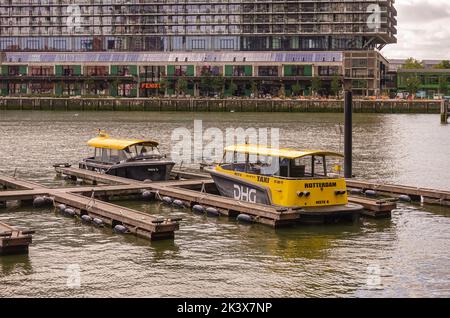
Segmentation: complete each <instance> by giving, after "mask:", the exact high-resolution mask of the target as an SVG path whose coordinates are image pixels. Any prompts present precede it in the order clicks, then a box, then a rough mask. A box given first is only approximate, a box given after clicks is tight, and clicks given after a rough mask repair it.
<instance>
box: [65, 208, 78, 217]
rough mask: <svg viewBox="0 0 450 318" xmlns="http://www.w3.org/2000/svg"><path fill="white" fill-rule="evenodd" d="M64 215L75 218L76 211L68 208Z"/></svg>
mask: <svg viewBox="0 0 450 318" xmlns="http://www.w3.org/2000/svg"><path fill="white" fill-rule="evenodd" d="M64 214H65V215H67V216H75V211H74V209H71V208H66V209H65V210H64Z"/></svg>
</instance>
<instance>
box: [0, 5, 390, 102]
mask: <svg viewBox="0 0 450 318" xmlns="http://www.w3.org/2000/svg"><path fill="white" fill-rule="evenodd" d="M396 23H397V22H396V10H395V8H394V1H393V0H373V1H371V0H365V1H362V0H359V1H357V0H355V1H318V0H315V1H311V0H297V1H281V0H266V1H262V0H258V1H256V0H253V1H251V0H246V1H242V0H222V1H204V0H191V1H189V2H188V1H185V0H159V1H158V0H77V1H71V0H0V52H4V54H3V58H2V59H0V63H2V67H3V71H2V75H0V76H1V77H0V81H1V85H2V86H1V88H2V94H3V95H4V94H8V95H10V94H16V92H17V91H18V90H17V89H16V88H15V87H16V84H17V83H15V82H14V81H18V82H20V83H21V84H20V85H21V87H22V88H21V89H19V91H21V92H24V91H25V89H24V88H23V87H24V85H26V86H27V88H26V92H27V93H30V92H33V93H34V92H35V91H40V90H35V89H34V88H33V87H34V86H35V85H37V84H38V83H41V82H40V80H39V77H38V76H44V75H36V74H41V73H43V74H49V76H50V77H51V79H50V80H49V82H48V83H41V84H42V85H44V86H46V87H48V89H43V90H41V91H46V92H47V91H48V92H49V91H51V89H50V87H51V86H53V92H54V93H55V94H57V93H58V92H59V91H60V90H59V89H57V85H55V81H57V82H60V84H61V85H72V84H73V83H72V82H73V80H72V79H68V78H65V76H66V75H65V74H66V73H68V74H72V75H71V76H79V78H80V79H81V80H83V81H84V82H80V83H79V84H80V86H81V89H79V90H74V91H76V92H80V93H83V92H84V91H86V90H87V91H89V89H88V88H87V87H89V86H101V87H103V86H107V89H106V90H107V91H109V92H110V93H108V94H112V93H114V91H115V89H114V87H112V86H118V87H120V84H122V82H127V84H131V82H132V84H133V85H136V87H140V86H139V85H144V86H143V87H147V88H146V90H151V89H153V90H155V87H158V84H161V83H160V82H161V79H163V83H162V84H163V85H160V86H163V87H165V89H168V90H169V91H168V93H169V94H170V93H171V91H170V89H169V87H171V86H174V85H176V80H177V78H174V77H173V76H172V75H171V73H174V74H183V75H181V77H184V78H185V80H186V81H187V82H188V84H187V85H188V86H190V87H192V88H191V91H190V92H191V93H192V90H193V92H194V94H200V93H201V88H199V83H200V82H201V81H202V77H205V76H222V77H230V72H231V73H232V74H233V76H231V77H234V74H246V76H247V79H246V80H247V82H248V81H249V79H251V80H253V81H256V82H257V84H258V87H259V86H261V87H262V89H261V90H262V91H264V92H268V93H272V94H273V93H274V92H275V91H276V90H277V89H279V88H280V87H281V86H282V85H284V86H285V87H284V88H285V89H286V90H287V91H289V89H290V87H291V86H292V85H296V91H298V86H301V87H302V89H301V91H302V93H303V94H306V93H307V92H308V91H311V85H312V82H311V79H305V78H306V77H316V76H317V77H319V78H320V79H321V80H322V81H323V83H322V85H321V86H323V87H324V89H323V91H324V92H327V87H329V86H330V85H331V83H330V81H331V80H330V78H331V77H334V76H338V77H339V79H340V82H341V83H343V84H345V85H346V86H347V88H350V89H353V84H356V86H355V93H357V94H362V95H376V94H380V92H381V90H382V89H383V87H382V85H383V82H382V77H383V72H384V66H383V65H385V64H384V62H383V60H384V59H383V58H382V56H381V55H380V53H379V52H378V51H377V50H379V49H381V48H383V47H384V46H385V45H386V44H389V43H395V42H396V37H395V35H396V29H395V26H396ZM19 52H25V53H35V55H34V60H33V58H30V57H29V56H30V55H28V57H27V58H23V59H22V60H20V61H19V60H18V59H15V58H14V56H18V55H14V54H18V53H19ZM56 52H61V53H67V54H69V52H73V53H70V54H74V55H71V56H73V57H74V58H75V57H76V58H77V59H78V60H77V61H76V62H78V63H73V62H74V61H67V60H66V58H65V57H64V55H58V54H57V53H56ZM91 52H95V54H97V55H96V57H97V58H98V60H89V58H92V56H90V55H85V54H83V53H91ZM227 52H228V53H230V54H229V55H226V54H225V53H227ZM276 52H279V53H280V54H282V55H283V56H285V57H284V58H283V59H282V60H276V59H275V60H274V59H273V56H275V55H274V54H275V53H276ZM308 52H310V53H311V54H312V55H308ZM327 52H328V53H329V54H331V55H330V56H332V55H333V54H336V55H335V56H334V57H335V59H334V60H332V59H331V60H328V59H327V58H322V59H320V56H321V55H320V54H322V53H323V54H324V56H327V55H326V53H327ZM290 53H292V54H293V53H296V54H300V55H298V56H301V59H300V60H298V59H296V57H293V59H292V60H290V61H289V60H286V59H289V56H290V55H289V54H290ZM8 54H9V55H8ZM46 54H47V55H46ZM51 54H55V55H54V56H55V57H54V58H53V60H54V62H53V63H54V64H53V65H47V64H45V63H44V64H40V63H43V62H42V59H43V60H45V58H46V57H48V56H50V55H51ZM77 54H78V55H77ZM110 54H113V55H114V58H109V57H110V56H111V55H110ZM177 54H178V55H177ZM223 54H225V55H223ZM302 54H304V55H302ZM175 55H177V58H178V60H177V61H175V60H174V59H175V57H174V56H175ZM183 55H186V56H185V57H183ZM363 55H364V56H363ZM10 56H12V57H11V58H10ZM67 56H69V55H67ZM143 56H151V58H152V60H151V61H149V62H151V63H147V62H146V63H147V64H146V63H141V62H142V61H141V60H139V59H140V58H142V57H143ZM223 56H226V57H223ZM295 56H297V55H295ZM308 56H318V57H317V59H314V58H311V59H310V60H308ZM336 57H339V58H336ZM186 58H187V60H186ZM303 58H305V60H303ZM127 59H128V61H129V63H128V64H121V62H122V61H126V60H127ZM202 59H203V60H202ZM363 59H365V62H364V61H362V60H363ZM345 61H351V62H349V63H350V64H345ZM375 61H376V63H375ZM175 62H178V64H177V63H175ZM57 63H59V64H57ZM287 63H291V64H287ZM43 65H45V67H46V68H45V69H43V70H42V72H41V71H40V69H39V70H35V67H39V66H42V67H44V66H43ZM65 65H68V66H70V65H73V66H74V67H75V68H74V69H73V70H70V69H69V70H66V69H64V67H65ZM127 65H128V66H130V70H128V71H124V67H125V69H126V67H127ZM289 65H292V67H290V66H289ZM94 66H95V67H98V68H97V69H95V70H96V71H94V73H95V74H101V76H102V78H101V79H100V78H97V76H93V75H92V74H91V73H92V72H91V70H92V67H94ZM177 66H180V67H181V68H176V67H177ZM5 67H7V68H8V71H7V73H8V75H7V76H6V75H5V72H6V71H5V70H6V68H5ZM17 67H19V71H20V67H22V69H21V71H20V72H19V73H21V74H19V75H12V74H14V73H16V71H9V70H10V69H11V70H15V69H16V68H17ZM60 67H63V69H62V71H61V69H60ZM116 67H117V71H116ZM148 67H150V69H149V68H148ZM155 67H156V68H155ZM173 67H175V71H173V72H172V70H173ZM250 67H251V69H252V72H251V76H250V75H249V74H250ZM364 67H367V69H368V70H367V72H364V71H363V70H362V68H364ZM142 68H144V69H145V70H146V71H145V72H147V73H145V72H144V73H142ZM25 69H26V74H22V73H25V72H24V70H25ZM231 69H232V71H230V70H231ZM135 70H136V71H135ZM149 70H150V71H149ZM310 70H311V71H310ZM116 72H117V73H119V74H120V73H126V72H129V73H130V75H131V76H128V78H123V76H122V78H120V76H119V77H117V76H116V75H117V74H115V73H116ZM149 72H150V73H151V74H156V73H157V74H158V76H156V77H155V76H154V75H152V77H151V81H150V80H149V78H147V77H144V78H142V76H141V75H142V74H144V75H145V74H147V75H145V76H148V73H149ZM60 73H61V74H60ZM363 73H364V74H363ZM290 74H291V75H290ZM292 74H294V75H292ZM61 75H62V76H61ZM5 76H6V77H7V78H6V77H5ZM14 76H18V77H20V78H17V77H16V78H15V77H14ZM58 76H59V77H58ZM124 76H125V75H124ZM131 77H132V78H133V79H131ZM175 77H180V75H176V76H175ZM32 80H33V81H32ZM222 80H223V81H225V80H224V79H222ZM240 80H241V79H240V78H238V79H236V81H237V82H240ZM26 81H28V82H26ZM86 81H87V82H86ZM158 81H159V82H158ZM203 81H204V80H203ZM293 81H294V84H293V83H292V82H293ZM297 81H298V83H297ZM308 81H309V82H308ZM128 82H130V83H128ZM166 82H167V83H166ZM217 82H219V80H217ZM142 83H143V84H142ZM273 83H276V84H277V85H275V84H273ZM116 84H117V85H116ZM150 84H152V85H150ZM241 84H242V83H241ZM224 85H226V84H224ZM234 85H235V83H234V84H233V85H232V87H233V88H235V87H234ZM247 85H248V83H247ZM181 86H186V85H185V83H184V82H183V85H181ZM238 86H239V85H238ZM268 86H272V88H271V89H269V88H268ZM11 87H13V89H10V88H11ZM30 87H31V88H30ZM225 88H226V87H225ZM135 89H136V90H137V94H135V95H141V94H140V90H141V89H140V88H139V89H138V88H135ZM135 89H134V88H133V89H131V91H133V92H134V90H135ZM63 91H64V89H63ZM102 91H104V90H102ZM127 91H129V90H127ZM158 91H159V89H158ZM233 91H237V92H238V93H239V95H241V94H242V93H243V92H244V91H245V89H241V88H238V89H237V90H235V89H233ZM111 92H112V93H111ZM117 94H118V95H120V94H119V92H117ZM133 94H134V93H133ZM144 95H146V93H145V94H144Z"/></svg>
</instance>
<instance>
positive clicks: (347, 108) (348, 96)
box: [344, 91, 353, 178]
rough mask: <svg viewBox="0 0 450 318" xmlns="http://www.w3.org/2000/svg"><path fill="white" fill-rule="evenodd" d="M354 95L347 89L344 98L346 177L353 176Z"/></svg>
mask: <svg viewBox="0 0 450 318" xmlns="http://www.w3.org/2000/svg"><path fill="white" fill-rule="evenodd" d="M352 106H353V95H352V92H351V91H345V98H344V117H345V121H344V177H345V178H351V177H352V128H353V123H352V117H353V109H352Z"/></svg>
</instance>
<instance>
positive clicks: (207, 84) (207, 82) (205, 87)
mask: <svg viewBox="0 0 450 318" xmlns="http://www.w3.org/2000/svg"><path fill="white" fill-rule="evenodd" d="M211 87H212V83H211V76H202V78H201V80H200V90H201V91H202V92H203V93H204V92H206V95H207V96H208V95H209V93H210V92H211V90H212V88H211Z"/></svg>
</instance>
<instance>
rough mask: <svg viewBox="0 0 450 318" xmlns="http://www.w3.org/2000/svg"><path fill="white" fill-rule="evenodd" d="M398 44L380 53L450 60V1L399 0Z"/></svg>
mask: <svg viewBox="0 0 450 318" xmlns="http://www.w3.org/2000/svg"><path fill="white" fill-rule="evenodd" d="M395 7H396V8H397V11H398V16H397V21H398V25H397V31H398V34H397V44H389V45H387V46H386V47H385V48H384V49H383V50H382V51H381V52H382V53H383V55H385V56H386V57H387V58H408V57H414V58H417V59H420V60H422V59H447V60H450V0H396V1H395Z"/></svg>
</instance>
